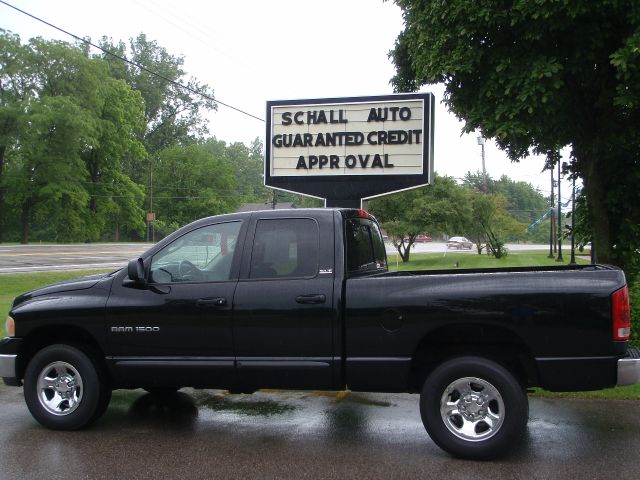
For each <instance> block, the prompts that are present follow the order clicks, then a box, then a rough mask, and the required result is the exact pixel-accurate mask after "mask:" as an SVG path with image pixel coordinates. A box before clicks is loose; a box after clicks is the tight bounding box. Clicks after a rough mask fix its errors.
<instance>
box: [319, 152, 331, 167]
mask: <svg viewBox="0 0 640 480" xmlns="http://www.w3.org/2000/svg"><path fill="white" fill-rule="evenodd" d="M318 158H319V159H320V168H322V167H324V166H326V165H327V164H328V163H329V157H327V156H326V155H320V156H319V157H318Z"/></svg>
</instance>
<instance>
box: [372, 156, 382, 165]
mask: <svg viewBox="0 0 640 480" xmlns="http://www.w3.org/2000/svg"><path fill="white" fill-rule="evenodd" d="M371 168H382V158H380V154H379V153H376V154H375V155H374V156H373V162H371Z"/></svg>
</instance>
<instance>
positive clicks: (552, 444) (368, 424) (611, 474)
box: [0, 386, 640, 480]
mask: <svg viewBox="0 0 640 480" xmlns="http://www.w3.org/2000/svg"><path fill="white" fill-rule="evenodd" d="M417 402H418V396H417V395H405V394H360V393H349V394H345V393H344V392H342V393H338V394H336V393H335V392H258V393H256V394H254V395H229V394H226V392H221V391H215V390H192V389H183V390H181V391H180V392H179V393H178V394H176V395H175V396H170V397H165V398H164V400H162V399H158V398H156V397H154V396H152V395H149V394H146V393H145V392H144V391H142V390H135V391H124V390H120V391H116V392H114V396H113V400H112V402H111V404H110V406H109V409H108V410H107V413H106V414H105V416H104V417H103V418H102V419H100V420H99V421H98V422H96V423H95V424H94V425H93V426H92V427H91V428H89V429H87V430H83V431H78V432H56V431H50V430H46V429H45V428H43V427H41V426H40V425H39V424H37V423H36V422H35V420H33V418H32V417H31V416H30V414H29V412H28V410H27V408H26V406H25V405H24V402H23V397H22V389H18V388H10V387H5V386H0V444H1V445H2V446H3V447H2V455H1V456H0V465H1V466H0V479H16V478H19V479H31V478H34V479H35V478H38V479H41V478H46V479H57V478H76V479H78V478H89V479H93V478H95V479H103V478H104V479H138V478H140V479H147V478H149V479H155V478H167V479H171V478H180V479H184V480H187V479H200V478H203V479H204V478H207V479H213V478H243V479H245V478H246V479H252V478H260V479H271V478H287V479H298V478H311V479H315V478H339V479H351V478H353V479H356V478H357V479H364V478H385V479H386V478H402V479H410V478H422V479H430V478H434V479H436V478H437V479H447V478H457V479H467V478H473V479H484V478H486V479H520V478H522V479H525V478H526V479H530V478H531V479H548V478H567V479H574V478H575V479H578V478H579V479H581V480H582V479H591V478H593V479H600V478H602V479H605V478H626V477H628V476H630V475H631V476H633V477H635V472H636V471H637V462H638V455H639V454H640V416H638V415H637V414H636V411H637V409H638V406H640V404H639V403H638V402H635V401H602V400H555V399H554V400H550V399H542V398H531V399H530V405H531V410H530V420H529V427H528V431H527V436H526V438H525V439H524V441H523V443H522V445H520V446H519V447H518V448H517V449H516V450H515V451H514V452H512V454H511V455H510V456H508V457H507V458H504V459H501V460H498V461H491V462H474V461H465V460H458V459H455V458H452V457H451V456H449V455H448V454H446V453H444V452H443V451H441V450H440V449H439V448H438V447H436V446H435V445H434V444H433V442H432V441H431V440H430V439H429V437H428V436H427V434H426V432H425V431H424V429H423V427H422V423H421V422H420V416H419V413H418V403H417Z"/></svg>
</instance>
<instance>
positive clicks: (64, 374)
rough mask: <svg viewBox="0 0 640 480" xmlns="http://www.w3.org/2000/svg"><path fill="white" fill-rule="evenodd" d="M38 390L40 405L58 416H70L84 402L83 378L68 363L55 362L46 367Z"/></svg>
mask: <svg viewBox="0 0 640 480" xmlns="http://www.w3.org/2000/svg"><path fill="white" fill-rule="evenodd" d="M36 388H37V392H38V400H39V401H40V405H42V406H43V407H44V409H45V410H46V411H47V412H49V413H51V414H53V415H56V416H64V415H69V414H70V413H71V412H73V411H74V410H75V409H76V408H78V406H79V405H80V402H81V401H82V392H83V385H82V377H81V376H80V374H79V373H78V370H76V369H75V368H74V367H73V366H72V365H70V364H68V363H66V362H60V361H59V362H53V363H50V364H49V365H47V366H46V367H44V368H43V369H42V371H41V372H40V374H39V375H38V382H37V387H36Z"/></svg>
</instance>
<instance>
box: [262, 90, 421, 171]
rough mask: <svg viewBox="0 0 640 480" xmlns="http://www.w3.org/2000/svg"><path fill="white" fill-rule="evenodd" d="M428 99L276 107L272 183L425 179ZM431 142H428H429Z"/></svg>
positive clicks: (272, 112) (272, 114) (272, 117)
mask: <svg viewBox="0 0 640 480" xmlns="http://www.w3.org/2000/svg"><path fill="white" fill-rule="evenodd" d="M429 108H430V107H429V105H425V99H423V98H417V99H415V98H414V99H400V98H398V99H394V100H380V101H371V100H367V101H362V102H357V101H354V102H348V103H335V104H327V103H318V104H306V105H305V104H297V105H272V106H271V107H270V109H269V110H270V111H269V112H268V114H269V116H270V119H269V120H270V124H271V128H270V132H269V137H270V138H269V139H268V141H269V142H270V148H269V149H268V152H269V160H270V161H269V163H268V165H270V172H268V173H269V174H270V175H271V176H272V177H294V176H295V177H304V176H309V177H311V176H327V175H338V176H345V175H422V174H423V173H427V172H423V165H424V161H423V159H424V155H427V154H428V153H427V149H426V148H425V138H424V135H425V132H427V135H429V132H430V131H431V125H429V124H428V122H430V121H431V118H430V115H429ZM426 141H427V142H429V138H427V139H426Z"/></svg>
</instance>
